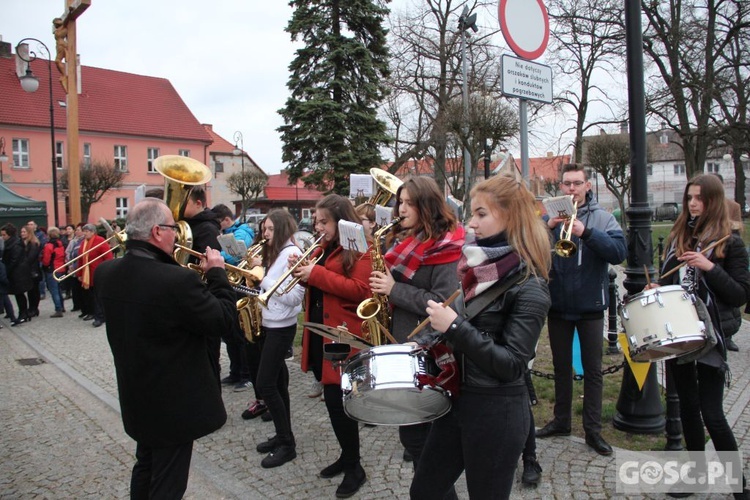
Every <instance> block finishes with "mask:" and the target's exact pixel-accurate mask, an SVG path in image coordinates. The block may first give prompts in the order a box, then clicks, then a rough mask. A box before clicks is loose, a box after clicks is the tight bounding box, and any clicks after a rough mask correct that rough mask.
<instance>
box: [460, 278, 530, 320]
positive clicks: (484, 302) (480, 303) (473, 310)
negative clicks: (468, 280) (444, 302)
mask: <svg viewBox="0 0 750 500" xmlns="http://www.w3.org/2000/svg"><path fill="white" fill-rule="evenodd" d="M522 279H523V275H522V274H521V273H518V274H516V275H515V276H514V277H512V278H510V279H509V280H506V281H504V282H502V283H501V284H499V285H495V286H493V287H491V288H490V289H489V290H487V291H486V292H484V293H482V294H481V295H479V296H477V298H475V299H474V300H472V301H471V302H469V304H468V305H466V306H465V308H464V311H463V312H462V313H461V316H463V318H464V320H466V321H469V320H470V319H471V318H473V317H474V316H476V315H477V314H479V313H480V312H482V311H484V310H485V309H486V308H487V307H488V306H489V305H490V304H492V303H493V302H494V301H495V299H497V298H498V297H499V296H501V295H502V294H504V293H505V292H507V291H508V289H509V288H510V287H512V286H513V285H515V284H516V283H518V282H520V281H521V280H522Z"/></svg>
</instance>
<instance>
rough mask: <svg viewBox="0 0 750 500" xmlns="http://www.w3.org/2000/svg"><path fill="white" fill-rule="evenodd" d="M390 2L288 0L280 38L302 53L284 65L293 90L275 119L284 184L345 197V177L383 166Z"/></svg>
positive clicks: (346, 186)
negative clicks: (380, 111)
mask: <svg viewBox="0 0 750 500" xmlns="http://www.w3.org/2000/svg"><path fill="white" fill-rule="evenodd" d="M388 1H389V0H292V1H291V2H290V5H291V6H292V7H294V9H295V10H294V13H293V14H292V18H291V20H290V21H289V24H288V26H287V27H286V31H287V32H288V33H289V34H291V36H292V40H294V41H301V42H302V43H303V44H304V46H303V47H302V48H300V49H299V50H297V55H296V57H295V58H294V60H293V61H292V63H291V64H290V66H289V70H290V76H289V81H288V83H287V87H288V88H289V90H290V91H291V95H290V97H289V98H288V99H287V101H286V105H285V107H284V108H282V109H281V110H279V113H280V114H281V116H282V117H283V118H284V125H282V126H281V127H279V129H278V130H279V132H281V140H282V142H283V144H284V145H283V154H282V160H283V161H284V162H285V163H287V164H288V172H289V180H290V182H296V181H297V179H299V178H301V177H303V175H304V179H303V180H304V182H305V185H307V186H310V185H312V186H315V187H317V188H318V189H320V190H321V191H333V192H336V193H339V194H342V195H348V193H349V174H351V173H367V172H368V171H369V169H370V168H372V167H378V166H380V165H381V164H382V159H381V156H380V148H381V147H382V146H383V145H384V144H386V142H387V135H386V129H385V124H384V123H383V122H382V121H381V120H379V119H378V117H377V107H378V106H379V104H380V103H381V101H382V100H383V99H384V97H385V95H386V87H385V85H384V82H385V79H386V78H387V77H388V48H387V46H386V35H387V31H386V29H385V28H383V20H384V18H385V16H386V15H387V14H388V9H387V8H386V6H385V5H386V4H387V2H388Z"/></svg>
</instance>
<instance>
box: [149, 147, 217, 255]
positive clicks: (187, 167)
mask: <svg viewBox="0 0 750 500" xmlns="http://www.w3.org/2000/svg"><path fill="white" fill-rule="evenodd" d="M154 169H155V170H156V171H157V172H159V174H161V175H162V176H163V177H164V179H165V181H164V202H165V203H166V204H167V206H168V207H169V210H171V211H172V216H173V217H174V220H175V221H176V222H175V224H176V225H177V230H176V233H177V237H176V240H175V242H176V243H177V244H179V245H182V246H185V247H188V248H192V246H193V232H192V231H191V230H190V226H189V225H188V223H187V222H185V221H184V220H180V219H182V217H183V212H184V210H185V203H186V202H187V200H188V197H189V196H190V190H191V189H192V188H193V186H200V185H203V184H206V183H207V182H208V181H210V180H211V169H210V168H208V167H207V166H205V165H204V164H203V163H201V162H199V161H198V160H194V159H193V158H190V157H188V156H181V155H164V156H160V157H158V158H157V159H155V160H154ZM189 257H190V256H189V255H187V254H186V253H184V252H182V253H180V254H179V257H177V256H176V257H175V259H176V260H177V261H178V262H179V263H180V264H182V265H183V266H184V265H186V264H187V260H188V258H189ZM183 261H184V262H183Z"/></svg>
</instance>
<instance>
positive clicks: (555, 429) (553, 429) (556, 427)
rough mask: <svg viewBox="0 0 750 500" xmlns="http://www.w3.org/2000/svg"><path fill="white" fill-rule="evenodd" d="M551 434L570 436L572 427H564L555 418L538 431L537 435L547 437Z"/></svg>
mask: <svg viewBox="0 0 750 500" xmlns="http://www.w3.org/2000/svg"><path fill="white" fill-rule="evenodd" d="M550 436H570V427H569V426H568V427H563V426H562V425H560V424H558V423H557V421H556V420H553V421H552V422H550V423H548V424H547V425H545V426H544V427H542V428H541V429H539V430H538V431H536V437H538V438H546V437H550Z"/></svg>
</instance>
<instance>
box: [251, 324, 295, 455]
mask: <svg viewBox="0 0 750 500" xmlns="http://www.w3.org/2000/svg"><path fill="white" fill-rule="evenodd" d="M263 331H264V333H265V336H266V339H265V341H264V343H263V350H262V351H261V354H260V366H259V367H258V390H259V391H260V395H261V396H263V401H264V402H265V403H266V406H268V410H269V411H270V412H271V416H272V417H273V425H274V427H275V428H276V436H277V437H278V438H279V439H280V440H281V442H282V443H283V444H286V445H293V444H294V436H293V434H292V414H291V407H290V404H289V369H288V368H287V366H286V361H285V360H284V358H285V357H286V352H287V351H288V350H289V347H290V346H291V345H292V342H293V341H294V335H295V334H296V333H297V324H296V323H295V324H293V325H290V326H287V327H284V328H266V327H263Z"/></svg>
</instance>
